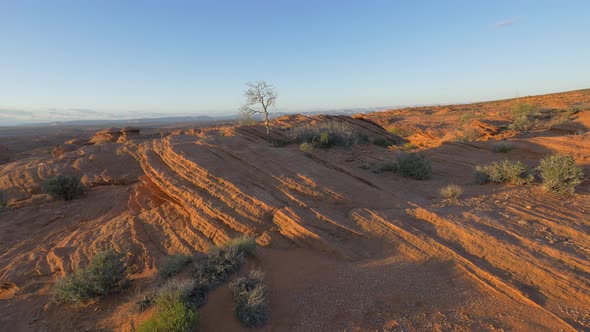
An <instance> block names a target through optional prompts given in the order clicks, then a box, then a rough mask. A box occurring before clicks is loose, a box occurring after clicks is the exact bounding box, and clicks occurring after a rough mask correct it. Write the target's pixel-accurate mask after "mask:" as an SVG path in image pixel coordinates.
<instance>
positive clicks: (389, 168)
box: [377, 162, 397, 173]
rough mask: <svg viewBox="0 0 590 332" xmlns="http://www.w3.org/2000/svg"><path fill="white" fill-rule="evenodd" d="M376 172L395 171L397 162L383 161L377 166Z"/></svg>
mask: <svg viewBox="0 0 590 332" xmlns="http://www.w3.org/2000/svg"><path fill="white" fill-rule="evenodd" d="M377 170H378V173H379V172H394V173H395V172H397V164H396V163H392V162H388V163H384V164H381V166H379V168H377Z"/></svg>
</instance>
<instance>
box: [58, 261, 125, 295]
mask: <svg viewBox="0 0 590 332" xmlns="http://www.w3.org/2000/svg"><path fill="white" fill-rule="evenodd" d="M126 270H127V268H126V265H125V263H124V262H123V255H122V254H120V253H119V252H117V251H115V250H114V249H107V250H105V251H101V252H99V253H97V254H96V255H95V256H94V257H93V258H92V260H91V262H90V264H89V265H88V266H86V267H85V268H83V269H81V270H78V271H76V272H75V273H73V274H72V275H70V276H66V277H64V278H62V279H60V280H58V281H57V284H56V285H55V300H56V301H57V302H60V303H62V302H82V301H86V300H90V299H95V298H98V297H101V296H103V295H106V294H109V293H111V292H113V291H115V290H117V289H119V288H121V287H122V286H123V285H124V284H125V283H126V281H127V276H126V275H127V271H126Z"/></svg>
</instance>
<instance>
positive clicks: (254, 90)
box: [241, 81, 277, 139]
mask: <svg viewBox="0 0 590 332" xmlns="http://www.w3.org/2000/svg"><path fill="white" fill-rule="evenodd" d="M246 86H247V87H248V88H247V89H246V91H244V96H245V97H246V103H245V104H244V105H243V106H242V107H241V110H242V112H244V113H246V114H250V115H253V114H257V113H262V114H264V126H265V127H266V135H267V136H268V138H269V139H270V121H269V120H268V112H269V111H270V110H271V109H272V108H273V106H275V103H276V101H277V90H276V89H275V87H274V86H273V85H272V84H268V83H266V82H265V81H260V82H250V83H247V84H246Z"/></svg>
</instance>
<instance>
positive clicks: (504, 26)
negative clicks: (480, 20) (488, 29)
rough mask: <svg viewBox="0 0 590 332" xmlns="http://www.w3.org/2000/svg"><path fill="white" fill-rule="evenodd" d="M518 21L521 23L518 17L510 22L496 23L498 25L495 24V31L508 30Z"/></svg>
mask: <svg viewBox="0 0 590 332" xmlns="http://www.w3.org/2000/svg"><path fill="white" fill-rule="evenodd" d="M518 21H519V18H518V17H515V18H511V19H509V20H504V21H500V22H496V23H494V25H493V27H494V29H501V28H507V27H511V26H513V25H514V24H516V22H518Z"/></svg>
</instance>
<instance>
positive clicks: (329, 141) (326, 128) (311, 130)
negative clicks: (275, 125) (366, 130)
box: [291, 120, 358, 148]
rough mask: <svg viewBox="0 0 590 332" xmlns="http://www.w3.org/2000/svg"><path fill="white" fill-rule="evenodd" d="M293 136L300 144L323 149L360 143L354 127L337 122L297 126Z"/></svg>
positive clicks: (292, 130) (293, 130)
mask: <svg viewBox="0 0 590 332" xmlns="http://www.w3.org/2000/svg"><path fill="white" fill-rule="evenodd" d="M291 136H292V138H293V139H294V140H295V141H297V142H299V143H303V142H308V143H312V144H313V145H314V146H318V147H321V148H330V147H333V146H351V145H353V144H355V143H356V142H357V141H358V133H357V132H356V130H354V128H353V127H352V125H350V124H349V123H346V122H344V121H336V120H325V121H322V122H319V123H317V124H305V125H300V126H295V127H293V128H292V129H291Z"/></svg>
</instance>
